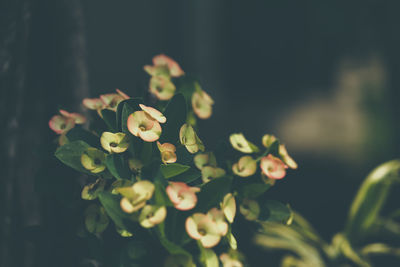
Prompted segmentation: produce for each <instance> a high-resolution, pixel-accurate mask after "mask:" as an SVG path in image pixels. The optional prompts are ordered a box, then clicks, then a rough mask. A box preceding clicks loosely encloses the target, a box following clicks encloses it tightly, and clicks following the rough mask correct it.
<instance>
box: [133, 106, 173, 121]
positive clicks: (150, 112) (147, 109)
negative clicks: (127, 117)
mask: <svg viewBox="0 0 400 267" xmlns="http://www.w3.org/2000/svg"><path fill="white" fill-rule="evenodd" d="M139 106H140V108H141V109H142V110H143V111H144V112H146V113H147V114H148V115H150V117H152V118H153V119H155V120H157V121H158V122H159V123H165V122H166V121H167V118H166V117H165V116H164V115H163V114H162V113H161V112H160V111H158V110H157V109H155V108H152V107H148V106H145V105H143V104H139Z"/></svg>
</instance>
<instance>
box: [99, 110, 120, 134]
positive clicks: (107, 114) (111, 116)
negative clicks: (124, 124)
mask: <svg viewBox="0 0 400 267" xmlns="http://www.w3.org/2000/svg"><path fill="white" fill-rule="evenodd" d="M101 115H103V121H104V122H105V123H106V125H107V127H108V128H109V130H110V131H111V132H117V131H118V130H117V121H116V115H115V112H114V111H112V110H109V109H103V110H102V111H101Z"/></svg>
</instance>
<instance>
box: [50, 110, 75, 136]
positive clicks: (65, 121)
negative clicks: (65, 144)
mask: <svg viewBox="0 0 400 267" xmlns="http://www.w3.org/2000/svg"><path fill="white" fill-rule="evenodd" d="M74 126H75V121H74V120H73V119H71V118H67V117H64V116H61V115H54V116H53V117H52V118H51V119H50V121H49V127H50V129H52V130H53V131H54V132H55V133H57V134H64V133H66V132H68V131H69V130H71V129H72V128H74Z"/></svg>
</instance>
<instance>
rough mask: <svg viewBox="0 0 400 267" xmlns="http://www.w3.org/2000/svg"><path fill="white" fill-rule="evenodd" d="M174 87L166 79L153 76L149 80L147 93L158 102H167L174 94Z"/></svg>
mask: <svg viewBox="0 0 400 267" xmlns="http://www.w3.org/2000/svg"><path fill="white" fill-rule="evenodd" d="M175 90H176V87H175V85H174V84H173V83H172V82H171V80H170V79H169V78H168V77H164V76H153V77H151V78H150V85H149V91H150V93H152V94H153V95H155V96H156V97H157V98H158V99H159V100H169V99H171V98H172V97H173V96H174V94H175Z"/></svg>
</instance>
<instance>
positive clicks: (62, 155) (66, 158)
mask: <svg viewBox="0 0 400 267" xmlns="http://www.w3.org/2000/svg"><path fill="white" fill-rule="evenodd" d="M89 147H90V146H89V145H88V144H87V143H85V142H83V141H73V142H69V143H67V144H65V145H63V146H61V147H59V148H57V150H56V152H55V156H56V157H57V158H58V159H59V160H60V161H61V162H62V163H64V164H65V165H67V166H69V167H71V168H73V169H75V170H77V171H80V172H84V173H88V174H91V173H90V172H89V171H88V170H86V169H85V168H84V167H83V166H82V163H81V156H82V154H83V152H85V151H86V149H88V148H89Z"/></svg>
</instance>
